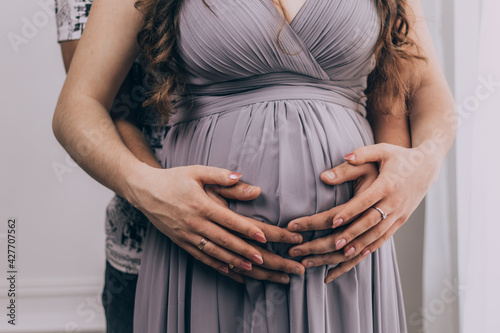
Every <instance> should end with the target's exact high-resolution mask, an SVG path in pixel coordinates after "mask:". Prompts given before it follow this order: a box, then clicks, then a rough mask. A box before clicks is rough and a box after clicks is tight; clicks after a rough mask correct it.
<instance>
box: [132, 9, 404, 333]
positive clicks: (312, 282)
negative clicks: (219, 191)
mask: <svg viewBox="0 0 500 333" xmlns="http://www.w3.org/2000/svg"><path fill="white" fill-rule="evenodd" d="M206 2H207V4H209V5H210V7H211V8H212V10H213V11H214V12H215V13H216V14H217V16H216V15H214V14H212V12H211V11H210V10H209V9H208V8H206V7H205V6H204V5H203V3H202V1H201V0H184V2H183V5H182V9H181V25H180V36H179V52H180V54H181V56H182V59H183V61H184V62H185V66H186V70H187V72H188V83H189V85H188V88H189V91H190V94H189V95H185V96H176V97H175V108H176V111H177V113H176V114H175V116H173V117H172V118H171V120H170V125H172V127H171V129H170V130H169V132H168V134H167V136H166V139H165V141H164V142H163V150H162V153H161V154H162V156H161V158H162V160H163V166H164V167H166V168H171V167H176V166H185V165H192V164H202V165H210V166H216V167H222V168H227V169H230V170H233V171H237V172H241V173H242V174H243V176H242V178H241V180H242V181H244V182H247V183H250V184H253V185H258V186H260V187H261V188H262V194H261V195H260V196H259V197H258V198H257V199H255V200H253V201H250V202H236V201H233V200H231V201H230V202H229V204H230V208H231V209H233V210H234V211H236V212H238V213H240V214H243V215H245V216H250V217H252V218H255V219H257V220H260V221H263V222H266V223H270V224H274V225H278V226H280V227H286V225H287V223H288V222H289V221H291V220H292V219H294V218H297V217H300V216H305V215H311V214H314V213H317V212H321V211H324V210H327V209H330V208H332V207H334V206H335V205H339V204H342V203H344V202H346V201H348V200H349V199H350V198H351V197H352V195H353V192H352V191H353V189H352V183H351V182H348V183H345V184H342V185H338V186H328V185H325V184H324V183H323V182H322V181H321V180H320V178H319V175H320V173H321V172H323V171H325V170H327V169H329V168H332V167H334V166H336V165H338V164H340V163H342V162H343V155H344V154H346V153H349V152H351V151H352V150H354V149H355V148H357V147H360V146H364V145H370V144H373V143H374V139H373V133H372V130H371V128H370V125H369V123H368V121H367V120H366V118H365V116H366V110H365V108H364V103H365V97H364V94H363V91H364V89H365V88H366V78H367V75H368V74H369V73H370V72H371V70H372V69H373V67H374V57H373V47H374V45H375V43H376V40H377V37H378V33H379V24H380V22H379V17H378V15H377V9H376V4H375V1H373V0H307V1H306V3H305V4H304V6H303V7H302V8H301V9H300V11H299V13H298V14H297V16H296V17H295V18H294V19H293V21H292V22H291V24H288V23H287V22H285V25H284V27H283V29H282V31H281V33H280V35H279V40H280V43H281V46H282V47H283V48H284V49H285V50H287V52H288V53H292V54H294V55H290V54H287V53H285V52H283V51H282V50H281V49H280V48H279V47H278V45H277V41H276V39H277V37H278V36H277V33H278V30H279V29H280V26H281V24H282V23H283V17H282V16H280V13H279V11H278V10H277V8H276V7H275V5H274V4H273V3H272V2H271V0H245V1H242V0H212V1H210V0H206ZM299 51H300V52H299ZM329 232H333V231H332V230H326V231H317V232H306V233H303V235H304V240H311V239H314V238H317V237H321V236H323V235H326V234H327V233H329ZM289 247H290V245H289V244H283V243H268V244H266V248H267V249H268V250H271V251H274V252H275V253H277V254H280V255H282V256H285V257H288V255H287V251H288V249H289ZM299 259H300V258H297V260H299ZM332 267H334V266H331V265H329V266H322V267H319V268H311V269H307V270H306V274H305V275H303V276H292V278H291V283H290V285H286V286H285V285H279V284H276V283H272V282H267V281H258V280H254V279H251V278H247V279H246V282H245V284H244V285H241V284H238V283H236V282H234V281H232V280H231V279H229V278H227V277H225V276H223V275H222V274H220V273H218V272H217V271H215V270H214V269H212V268H210V267H208V266H205V265H204V264H202V263H200V262H198V261H196V260H194V259H193V258H191V256H190V255H189V254H187V252H185V251H184V250H183V249H181V248H180V247H178V246H177V245H176V244H174V243H173V242H171V241H170V240H169V239H168V237H166V236H165V235H163V234H161V233H160V232H159V231H158V230H157V229H156V228H155V227H154V226H153V225H150V227H149V229H148V232H147V235H146V240H145V244H144V254H143V259H142V264H141V270H140V274H139V281H138V286H137V295H136V306H135V309H136V312H135V316H134V331H135V332H136V333H145V332H148V333H159V332H168V333H174V332H176V333H177V332H193V333H197V332H227V333H236V332H245V333H250V332H252V333H287V332H293V333H302V332H315V333H316V332H318V333H371V332H377V333H400V332H406V322H405V314H404V305H403V299H402V292H401V286H400V282H399V273H398V268H397V263H396V256H395V251H394V245H393V240H392V238H391V239H390V240H389V241H388V242H387V243H386V244H384V245H383V246H382V247H381V248H380V249H379V250H378V251H376V252H375V253H373V254H370V255H369V256H368V257H367V258H366V259H365V260H364V261H362V262H361V263H360V264H358V265H357V266H356V267H355V268H354V269H352V270H351V271H350V272H348V273H346V274H344V275H342V276H341V277H340V278H338V279H337V280H335V281H334V282H332V283H330V284H328V285H325V284H324V282H323V280H324V278H325V276H326V274H327V272H328V270H329V269H330V268H332Z"/></svg>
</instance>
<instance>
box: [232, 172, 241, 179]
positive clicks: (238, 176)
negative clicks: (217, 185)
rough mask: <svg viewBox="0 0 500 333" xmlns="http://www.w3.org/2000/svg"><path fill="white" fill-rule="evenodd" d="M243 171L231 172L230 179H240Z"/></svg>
mask: <svg viewBox="0 0 500 333" xmlns="http://www.w3.org/2000/svg"><path fill="white" fill-rule="evenodd" d="M240 177H241V173H239V172H231V173H230V174H229V179H240Z"/></svg>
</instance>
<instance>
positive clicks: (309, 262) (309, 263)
mask: <svg viewBox="0 0 500 333" xmlns="http://www.w3.org/2000/svg"><path fill="white" fill-rule="evenodd" d="M313 265H314V263H313V262H312V261H310V260H309V261H307V262H306V264H305V266H306V267H312V266H313Z"/></svg>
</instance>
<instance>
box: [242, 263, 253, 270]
mask: <svg viewBox="0 0 500 333" xmlns="http://www.w3.org/2000/svg"><path fill="white" fill-rule="evenodd" d="M240 267H241V268H243V269H245V270H247V271H251V270H252V264H251V263H249V262H247V261H242V262H241V264H240Z"/></svg>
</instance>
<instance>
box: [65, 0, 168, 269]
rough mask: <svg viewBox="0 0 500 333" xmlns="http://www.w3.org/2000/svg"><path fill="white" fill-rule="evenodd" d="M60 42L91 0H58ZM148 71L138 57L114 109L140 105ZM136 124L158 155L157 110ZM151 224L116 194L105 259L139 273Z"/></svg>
mask: <svg viewBox="0 0 500 333" xmlns="http://www.w3.org/2000/svg"><path fill="white" fill-rule="evenodd" d="M55 2H56V7H55V8H56V22H57V35H58V42H64V41H69V40H77V39H80V37H81V36H82V32H83V28H84V27H85V23H86V22H87V17H88V15H89V11H90V7H91V5H92V1H91V0H55ZM145 77H146V75H145V72H144V70H143V68H142V66H141V64H140V62H139V61H138V60H136V61H135V62H134V64H133V66H132V69H131V70H130V73H129V74H128V75H127V79H126V80H128V81H127V83H128V85H127V87H126V88H124V87H125V86H122V88H121V89H120V91H119V92H118V94H117V96H116V98H115V101H114V103H113V106H112V107H111V112H112V113H113V112H114V113H115V114H122V113H123V112H127V111H130V110H131V109H134V108H137V106H139V105H140V104H139V103H142V101H143V99H144V97H145V92H146V91H147V90H146V88H145V86H146V85H145V84H143V83H144V82H145V81H144V80H145ZM140 112H141V115H140V117H136V118H138V119H137V123H136V125H137V127H138V128H139V129H140V130H142V132H143V134H144V136H145V137H146V139H147V140H148V141H149V144H150V146H151V148H152V149H153V152H154V153H155V155H156V156H158V152H159V151H160V150H161V148H162V141H163V139H164V138H165V136H166V134H167V131H168V127H166V126H160V125H158V123H159V117H158V114H157V112H155V111H153V110H140ZM148 224H149V221H148V219H147V218H146V216H145V215H144V214H143V213H142V212H141V211H139V210H138V209H136V208H135V207H133V206H132V205H131V204H130V203H129V202H128V201H127V200H125V199H124V198H122V197H120V196H118V195H115V196H114V197H113V199H111V202H110V203H109V204H108V206H107V209H106V220H105V231H106V260H108V261H109V263H110V264H111V265H112V266H113V267H115V268H116V269H118V270H120V271H122V272H125V273H130V274H137V273H138V272H139V267H140V264H141V257H142V241H143V239H144V237H145V235H146V229H147V226H148Z"/></svg>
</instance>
